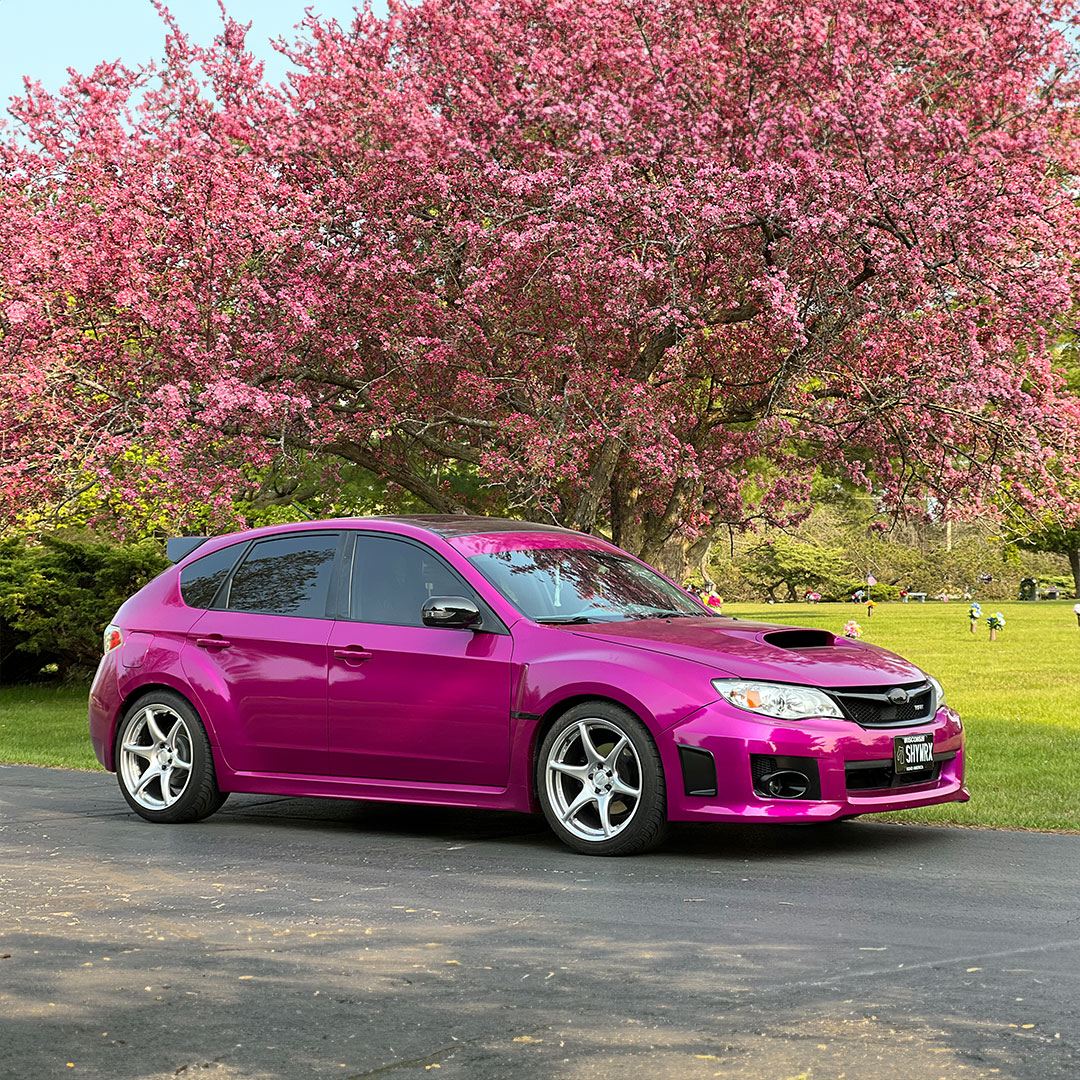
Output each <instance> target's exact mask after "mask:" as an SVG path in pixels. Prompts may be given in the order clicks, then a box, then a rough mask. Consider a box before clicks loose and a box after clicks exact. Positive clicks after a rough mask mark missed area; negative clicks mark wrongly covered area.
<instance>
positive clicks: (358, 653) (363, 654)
mask: <svg viewBox="0 0 1080 1080" xmlns="http://www.w3.org/2000/svg"><path fill="white" fill-rule="evenodd" d="M334 656H336V657H337V659H338V660H344V661H345V663H347V664H359V663H361V662H362V661H364V660H370V659H371V657H372V654H371V653H369V652H368V651H367V650H366V649H361V648H360V646H359V645H350V646H349V648H347V649H335V650H334Z"/></svg>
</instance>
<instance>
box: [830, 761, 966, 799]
mask: <svg viewBox="0 0 1080 1080" xmlns="http://www.w3.org/2000/svg"><path fill="white" fill-rule="evenodd" d="M954 757H956V754H955V752H948V751H946V752H945V753H942V754H935V755H934V765H933V767H932V768H930V769H923V770H921V771H920V772H910V773H899V774H898V773H896V772H895V770H894V769H893V763H892V758H887V759H884V760H882V761H848V762H845V763H844V773H845V779H846V783H847V789H848V791H880V790H882V789H885V788H903V787H913V786H914V785H916V784H934V783H937V781H938V780H939V779H940V777H941V765H942V762H945V761H951V760H952V759H953V758H954Z"/></svg>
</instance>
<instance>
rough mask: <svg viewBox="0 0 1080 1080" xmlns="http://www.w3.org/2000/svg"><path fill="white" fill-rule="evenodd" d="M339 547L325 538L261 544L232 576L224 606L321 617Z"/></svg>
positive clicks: (277, 539)
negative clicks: (226, 601)
mask: <svg viewBox="0 0 1080 1080" xmlns="http://www.w3.org/2000/svg"><path fill="white" fill-rule="evenodd" d="M337 547H338V537H337V536H336V535H334V534H328V533H316V534H314V535H312V534H303V533H301V534H299V535H295V536H279V537H275V538H274V539H273V540H260V541H259V543H257V544H255V546H254V547H253V548H252V549H251V551H250V552H249V554H248V557H247V558H246V559H245V560H244V561H243V562H242V563H241V564H240V567H239V569H238V570H237V571H236V573H235V575H234V576H233V579H232V585H231V586H230V588H229V599H228V604H227V605H226V606H227V607H228V609H229V610H230V611H260V612H264V613H266V614H270V615H300V616H305V617H307V618H311V619H321V618H324V617H325V615H326V597H327V593H328V592H329V589H330V573H331V571H332V570H333V567H334V555H335V554H336V553H337Z"/></svg>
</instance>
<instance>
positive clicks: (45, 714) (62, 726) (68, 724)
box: [0, 683, 101, 769]
mask: <svg viewBox="0 0 1080 1080" xmlns="http://www.w3.org/2000/svg"><path fill="white" fill-rule="evenodd" d="M86 695H87V687H85V686H74V685H64V684H60V685H52V684H49V683H40V684H36V685H32V686H5V687H3V688H0V761H4V762H8V763H17V764H21V765H61V766H63V767H64V768H67V769H100V768H101V766H100V765H98V763H97V758H95V757H94V751H93V750H92V749H91V748H90V731H89V729H88V727H87V715H86Z"/></svg>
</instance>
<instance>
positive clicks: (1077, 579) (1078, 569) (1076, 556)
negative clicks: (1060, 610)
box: [1065, 548, 1080, 600]
mask: <svg viewBox="0 0 1080 1080" xmlns="http://www.w3.org/2000/svg"><path fill="white" fill-rule="evenodd" d="M1065 554H1066V555H1068V556H1069V567H1070V568H1071V569H1072V576H1073V596H1075V597H1076V599H1077V600H1080V548H1072V550H1070V551H1067V552H1065Z"/></svg>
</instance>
